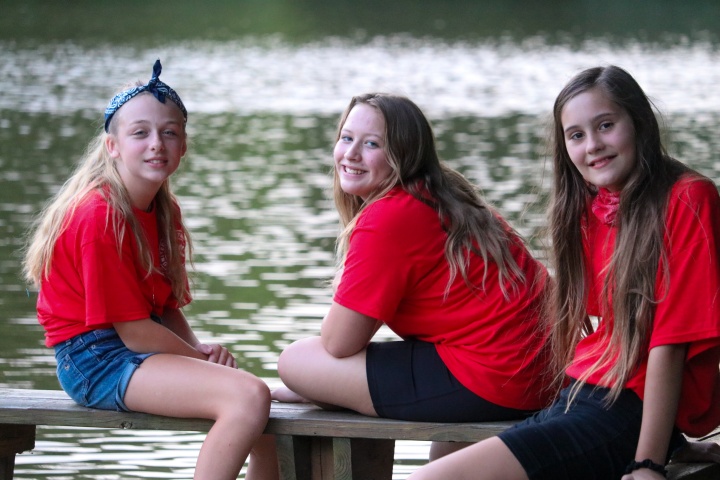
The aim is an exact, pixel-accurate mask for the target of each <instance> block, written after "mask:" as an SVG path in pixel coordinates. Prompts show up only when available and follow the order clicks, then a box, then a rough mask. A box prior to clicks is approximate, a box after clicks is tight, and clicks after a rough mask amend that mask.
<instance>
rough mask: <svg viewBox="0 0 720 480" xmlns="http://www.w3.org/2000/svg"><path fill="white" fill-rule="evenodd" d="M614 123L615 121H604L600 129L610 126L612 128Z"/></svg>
mask: <svg viewBox="0 0 720 480" xmlns="http://www.w3.org/2000/svg"><path fill="white" fill-rule="evenodd" d="M613 125H614V123H613V122H602V123H601V124H600V128H599V129H600V130H607V129H608V128H612V126H613Z"/></svg>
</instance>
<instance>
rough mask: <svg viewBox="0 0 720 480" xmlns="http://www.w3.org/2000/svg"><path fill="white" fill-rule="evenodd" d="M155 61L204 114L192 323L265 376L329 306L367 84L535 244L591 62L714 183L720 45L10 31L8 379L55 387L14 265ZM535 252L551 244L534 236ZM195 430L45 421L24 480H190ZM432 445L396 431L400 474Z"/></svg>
mask: <svg viewBox="0 0 720 480" xmlns="http://www.w3.org/2000/svg"><path fill="white" fill-rule="evenodd" d="M158 56H160V57H161V58H162V59H163V62H164V65H165V69H166V71H165V72H163V77H164V79H165V80H166V81H167V82H168V83H170V84H172V85H173V86H174V87H176V88H177V89H178V91H180V92H181V94H182V95H183V98H184V99H186V103H187V106H188V109H189V110H190V135H191V137H192V143H191V147H190V151H191V153H190V155H189V156H188V158H187V161H186V162H185V164H184V165H183V166H182V168H181V171H180V172H179V173H178V174H177V176H176V177H175V179H174V183H175V186H176V191H177V192H178V194H179V196H180V201H181V204H182V206H183V210H184V213H185V216H186V218H187V221H188V225H189V227H190V229H191V231H192V233H193V238H194V241H195V246H196V264H195V267H196V269H195V270H196V275H195V277H194V281H195V302H194V303H193V304H192V306H191V308H190V309H189V312H188V313H189V317H190V319H191V322H192V323H193V326H194V327H195V328H196V330H197V332H198V334H199V336H200V337H201V338H203V339H210V338H212V339H214V340H217V341H220V342H224V343H227V344H229V345H231V346H232V350H233V352H234V353H235V354H236V356H237V357H238V359H239V361H240V363H241V365H242V367H243V368H245V369H247V370H250V371H252V372H253V373H255V374H257V375H259V376H260V377H262V378H264V379H266V380H267V381H268V382H269V383H271V384H277V382H278V380H277V374H276V372H275V367H276V363H277V356H278V354H279V352H280V351H281V350H282V348H283V347H284V346H285V345H287V344H288V343H289V342H292V341H293V340H295V339H298V338H302V337H305V336H308V335H312V334H316V333H317V332H318V330H319V325H320V321H321V318H322V316H323V315H324V313H325V311H326V309H327V306H328V305H329V302H330V298H331V297H330V292H329V291H328V289H327V288H326V281H327V280H328V278H329V277H330V276H331V275H332V272H333V241H334V238H335V235H336V232H337V217H336V215H335V213H334V211H333V208H332V205H331V203H330V201H329V200H328V195H327V192H328V187H329V184H330V180H329V176H328V171H329V168H330V152H331V145H330V144H331V142H332V140H333V135H334V129H335V122H336V121H337V116H338V114H339V112H340V111H341V110H342V108H343V107H344V106H345V105H346V103H347V102H348V100H349V98H350V96H351V95H353V94H357V93H361V92H364V91H368V90H386V91H393V92H399V93H405V94H407V95H409V96H411V97H412V98H413V99H415V100H416V101H417V102H418V103H419V104H420V105H421V106H422V107H424V108H425V110H426V111H427V113H428V115H429V116H430V118H431V119H432V120H433V124H434V126H435V129H436V133H437V137H438V145H439V147H440V150H441V152H442V155H443V157H444V158H445V159H446V160H447V161H448V162H449V163H450V164H451V165H452V166H453V167H456V168H458V169H459V170H461V171H462V172H463V173H464V174H465V175H467V176H468V177H469V178H470V179H472V180H473V181H474V182H476V183H477V184H478V185H480V186H481V187H482V189H483V191H484V193H485V195H486V196H487V198H488V199H489V200H490V201H491V202H492V203H493V204H494V205H496V206H497V207H498V209H499V210H500V211H501V212H502V213H503V214H504V215H506V216H507V217H508V218H509V219H510V220H511V222H512V223H513V225H515V226H516V227H517V228H518V229H519V230H520V231H521V232H522V233H523V234H524V235H526V236H527V237H529V238H533V237H534V236H535V235H537V234H538V233H539V231H540V229H541V228H542V226H543V224H544V217H543V215H542V211H543V205H542V201H543V199H544V197H545V195H546V192H547V182H546V181H543V173H542V172H543V164H544V152H545V146H544V145H545V143H544V139H545V136H546V134H545V128H546V114H547V112H548V110H549V108H550V106H551V103H552V100H553V97H554V95H555V94H556V92H557V91H558V90H559V88H560V86H561V85H562V84H563V83H564V81H565V80H566V79H567V78H569V77H570V76H571V75H572V74H573V73H574V72H575V71H577V70H578V69H580V68H582V67H586V66H589V65H593V64H596V63H609V62H613V63H618V64H620V65H623V66H625V67H627V68H628V69H630V70H631V71H632V72H633V74H635V75H636V77H637V78H638V79H639V81H640V82H641V83H642V84H643V85H644V86H645V87H646V89H647V91H648V92H649V93H650V94H651V95H652V96H653V97H655V98H659V99H660V100H661V102H659V106H660V107H661V108H662V109H663V110H664V111H665V112H666V113H667V114H668V115H667V117H668V118H667V120H668V123H669V125H670V126H671V127H672V130H671V132H670V133H671V139H672V147H673V148H672V150H673V152H674V153H676V154H677V155H678V156H679V157H680V158H681V159H683V160H685V161H687V162H688V163H690V164H691V165H693V166H695V167H696V168H698V169H699V170H700V171H702V172H703V173H705V174H707V175H709V176H711V177H712V178H715V179H718V178H720V161H718V160H717V159H716V158H714V156H713V153H714V152H717V151H720V145H719V142H720V141H719V140H718V138H717V135H715V132H716V130H717V125H718V124H719V123H720V113H719V112H718V111H717V107H716V106H717V105H720V91H719V90H718V89H717V88H715V85H717V84H718V83H720V78H719V77H720V69H718V68H717V67H716V65H717V64H718V52H717V51H716V49H715V48H714V47H713V46H712V44H711V43H704V42H694V43H686V44H679V45H676V46H672V47H664V48H658V47H656V46H653V45H650V44H640V43H632V42H631V43H630V44H628V45H625V46H622V47H617V46H615V47H613V46H612V45H611V44H609V43H606V42H602V41H598V40H588V41H585V42H584V43H582V44H581V45H580V46H579V47H578V46H570V45H563V44H554V43H550V42H548V41H546V40H545V39H544V38H542V37H528V38H525V39H524V40H523V41H522V42H513V41H510V40H503V41H489V40H480V41H474V42H469V41H463V42H448V41H438V40H432V39H418V38H412V37H408V36H386V37H377V38H373V39H370V40H368V41H364V42H361V43H355V42H352V41H349V40H342V39H325V40H323V41H317V42H309V43H304V44H301V45H294V44H290V43H286V42H283V41H279V40H277V39H267V38H265V39H260V40H253V39H244V40H233V41H228V42H222V43H216V42H210V41H192V42H190V41H188V42H184V43H180V44H173V45H167V44H160V45H158V46H156V47H154V48H152V49H145V48H143V49H138V48H134V47H128V46H118V47H108V46H102V47H95V46H87V47H86V46H81V45H79V44H76V43H73V42H66V43H61V44H59V45H55V44H49V43H48V44H43V45H40V46H36V47H33V48H29V47H26V46H22V45H20V44H15V43H13V42H7V41H5V42H3V41H1V40H0V91H2V92H3V93H2V95H0V227H2V231H3V232H5V234H4V235H3V236H2V238H1V239H0V288H1V289H2V295H1V296H0V305H1V306H2V308H3V314H4V318H3V324H2V335H0V349H1V350H2V352H3V355H2V358H0V387H27V388H31V387H37V388H58V386H57V382H56V380H55V376H54V365H55V362H54V359H53V358H52V356H51V355H50V353H49V351H48V350H47V349H46V348H44V347H43V346H42V332H41V329H40V327H39V326H38V325H37V324H36V321H35V318H34V296H33V294H32V293H31V292H26V289H25V286H24V284H23V283H22V281H21V279H20V278H19V271H18V256H17V250H18V248H19V247H20V245H21V235H22V232H23V231H24V229H25V227H26V225H27V222H28V221H29V219H30V218H31V216H32V215H33V214H34V212H36V211H37V210H38V209H39V208H40V206H41V205H42V204H43V202H44V201H45V200H46V199H47V197H48V196H49V195H50V194H52V193H53V192H54V191H56V189H57V188H58V186H59V185H60V184H61V183H62V182H63V181H64V180H65V179H66V178H67V176H68V175H69V172H70V170H71V169H72V167H73V162H74V161H75V159H77V158H78V157H79V154H80V152H81V150H82V148H83V147H84V145H85V143H86V141H87V140H88V139H89V138H90V137H91V136H92V135H93V133H94V131H95V130H96V129H97V128H98V127H99V125H100V119H99V117H100V112H101V111H102V109H103V108H104V106H105V103H106V101H107V99H108V98H109V96H110V95H111V93H112V89H113V88H114V87H115V86H116V85H114V84H112V85H110V84H108V78H122V77H125V76H128V77H129V78H134V77H137V78H143V79H144V78H147V76H148V74H149V69H150V68H149V66H150V65H152V63H153V61H154V59H155V58H156V57H158ZM533 246H534V248H535V251H536V253H538V254H540V252H541V250H540V249H539V247H540V242H539V241H538V240H534V241H533ZM381 336H384V337H386V338H389V337H390V336H391V334H390V333H389V332H386V331H384V330H383V331H381ZM99 438H102V440H98V439H99ZM200 442H201V436H198V435H196V434H179V435H175V434H173V435H170V434H165V433H163V432H159V433H158V432H127V431H123V432H113V433H111V434H108V435H106V436H102V437H100V436H99V434H98V432H96V431H94V430H78V429H73V430H69V429H42V430H41V437H40V441H39V442H38V447H39V448H38V449H37V450H36V453H35V454H32V455H23V456H21V457H19V458H18V469H17V475H16V478H88V479H99V478H128V477H154V478H189V476H190V472H191V470H192V463H193V459H194V458H195V456H196V450H197V448H198V447H199V444H200ZM426 452H427V444H422V443H421V444H416V443H411V442H402V443H401V444H400V445H399V447H398V465H397V467H396V473H395V475H396V477H397V478H404V476H405V475H406V474H407V472H409V471H410V470H411V469H412V468H413V466H414V465H417V464H418V463H419V462H420V461H421V460H420V459H423V458H424V457H425V455H426Z"/></svg>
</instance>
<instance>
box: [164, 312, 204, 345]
mask: <svg viewBox="0 0 720 480" xmlns="http://www.w3.org/2000/svg"><path fill="white" fill-rule="evenodd" d="M162 324H163V325H164V326H165V327H167V328H168V329H170V331H172V332H174V333H175V335H177V336H178V337H180V338H182V339H183V340H185V341H186V342H187V343H189V344H190V345H192V346H195V345H197V344H198V343H200V341H199V340H198V339H197V337H196V336H195V333H194V332H193V331H192V328H190V325H189V324H188V321H187V319H186V318H185V314H184V313H183V311H182V310H180V309H179V308H169V309H166V310H165V311H164V312H163V316H162Z"/></svg>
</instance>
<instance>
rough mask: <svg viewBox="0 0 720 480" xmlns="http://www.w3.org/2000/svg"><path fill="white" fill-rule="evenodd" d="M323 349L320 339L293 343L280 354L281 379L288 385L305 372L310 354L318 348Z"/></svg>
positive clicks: (312, 338) (279, 372)
mask: <svg viewBox="0 0 720 480" xmlns="http://www.w3.org/2000/svg"><path fill="white" fill-rule="evenodd" d="M318 347H320V348H322V344H321V343H320V337H311V338H304V339H302V340H298V341H296V342H293V343H291V344H290V345H288V346H287V347H285V349H284V350H283V351H282V353H280V357H279V358H278V366H277V371H278V375H279V376H280V379H281V380H282V381H283V382H285V383H286V384H287V382H288V381H292V379H293V378H295V377H296V375H297V374H298V373H300V372H302V371H303V370H305V364H306V362H307V359H308V356H309V354H310V353H311V352H312V351H313V350H314V349H316V348H318Z"/></svg>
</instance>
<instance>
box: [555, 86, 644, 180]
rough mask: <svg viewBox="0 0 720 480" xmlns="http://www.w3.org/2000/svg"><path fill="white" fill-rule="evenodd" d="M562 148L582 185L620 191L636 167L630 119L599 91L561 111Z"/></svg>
mask: <svg viewBox="0 0 720 480" xmlns="http://www.w3.org/2000/svg"><path fill="white" fill-rule="evenodd" d="M561 119H562V128H563V133H564V138H565V148H566V149H567V152H568V155H569V156H570V160H572V163H573V164H574V165H575V168H577V169H578V171H579V172H580V174H581V175H582V176H583V178H584V179H585V181H587V182H589V183H591V184H593V185H595V186H596V187H599V188H600V187H604V188H607V189H608V190H610V191H620V190H622V188H623V187H624V186H625V183H626V182H627V180H628V178H629V177H630V173H631V172H632V170H633V168H634V167H635V162H636V152H635V128H634V126H633V122H632V119H631V118H630V115H628V113H627V112H626V111H625V110H624V109H623V108H621V107H620V106H618V105H617V104H616V103H614V102H613V101H611V100H610V99H609V98H608V96H607V95H605V93H604V92H603V91H602V90H601V89H599V88H592V89H590V90H586V91H585V92H583V93H580V94H578V95H577V96H575V97H573V98H572V99H570V100H569V101H568V102H567V103H566V104H565V107H564V108H563V110H562V115H561Z"/></svg>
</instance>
